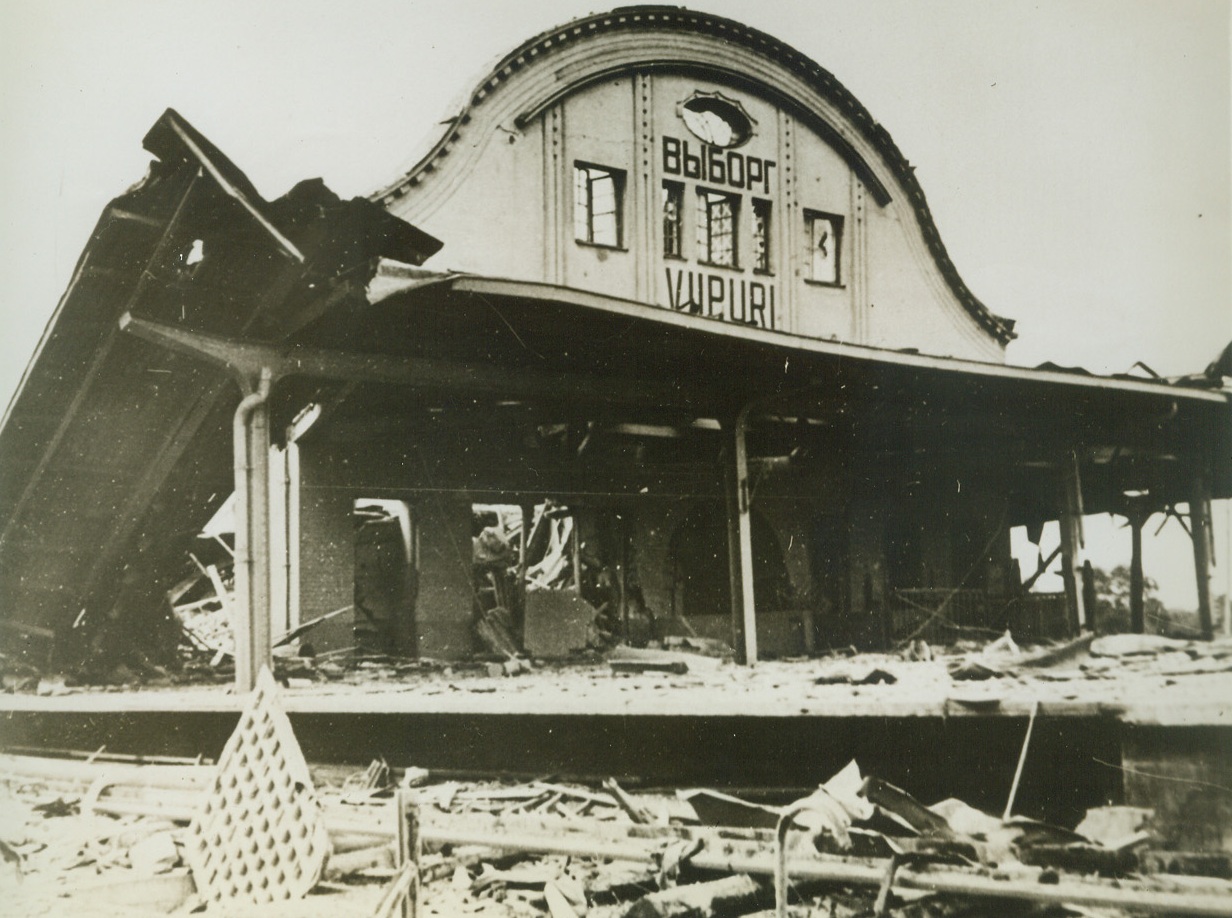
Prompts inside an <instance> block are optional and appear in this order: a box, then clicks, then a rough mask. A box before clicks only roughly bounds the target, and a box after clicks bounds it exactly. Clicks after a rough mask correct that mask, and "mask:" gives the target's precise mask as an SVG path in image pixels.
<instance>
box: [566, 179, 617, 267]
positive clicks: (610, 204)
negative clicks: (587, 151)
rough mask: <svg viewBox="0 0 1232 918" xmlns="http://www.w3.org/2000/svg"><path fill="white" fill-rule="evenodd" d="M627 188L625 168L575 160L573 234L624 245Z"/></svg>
mask: <svg viewBox="0 0 1232 918" xmlns="http://www.w3.org/2000/svg"><path fill="white" fill-rule="evenodd" d="M624 192H625V174H624V173H623V172H621V171H619V170H617V169H608V168H606V167H604V166H591V165H587V164H586V163H575V164H574V167H573V234H574V236H575V238H576V239H577V240H578V242H589V243H591V244H592V245H604V246H610V247H612V248H619V247H620V245H621V244H622V238H621V237H622V232H623V229H624V227H623V219H622V213H621V211H622V210H623V207H624Z"/></svg>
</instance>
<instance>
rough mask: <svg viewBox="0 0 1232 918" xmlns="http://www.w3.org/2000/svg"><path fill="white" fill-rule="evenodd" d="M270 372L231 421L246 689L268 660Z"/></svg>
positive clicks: (240, 656)
mask: <svg viewBox="0 0 1232 918" xmlns="http://www.w3.org/2000/svg"><path fill="white" fill-rule="evenodd" d="M272 383H273V373H272V372H271V370H270V368H269V367H262V368H261V374H260V377H259V380H258V383H257V387H256V389H255V390H253V391H252V392H250V393H249V394H248V395H246V396H244V398H243V399H242V400H241V401H240V403H239V406H238V407H237V408H236V409H235V417H234V420H233V421H232V426H231V437H232V445H233V450H234V457H233V462H234V467H235V593H234V598H235V601H234V602H233V603H232V607H231V612H232V619H231V628H232V633H233V634H234V636H235V689H236V692H237V693H240V694H246V693H248V692H250V691H252V689H253V687H254V686H255V685H256V681H257V675H258V674H259V673H260V671H261V668H262V667H263V666H267V665H269V662H270V621H269V616H270V591H269V586H270V585H269V537H268V536H269V533H268V530H269V415H268V400H269V394H270V387H271V385H272Z"/></svg>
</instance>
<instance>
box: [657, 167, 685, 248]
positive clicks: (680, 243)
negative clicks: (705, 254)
mask: <svg viewBox="0 0 1232 918" xmlns="http://www.w3.org/2000/svg"><path fill="white" fill-rule="evenodd" d="M669 200H674V201H675V204H676V216H675V221H674V222H675V226H674V228H673V231H672V233H671V234H670V236H674V237H675V241H676V246H675V251H671V250H670V249H669V247H668V243H669V241H670V236H669V233H668V214H667V204H668V201H669ZM684 202H685V195H684V182H674V181H671V180H669V179H664V180H663V187H662V191H661V192H660V196H659V215H660V217H661V218H662V220H663V229H662V232H663V246H662V250H663V257H664V258H671V259H673V260H677V261H684V257H685V256H684Z"/></svg>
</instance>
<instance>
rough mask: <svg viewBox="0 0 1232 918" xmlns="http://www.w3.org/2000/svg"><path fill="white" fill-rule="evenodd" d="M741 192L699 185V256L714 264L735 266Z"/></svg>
mask: <svg viewBox="0 0 1232 918" xmlns="http://www.w3.org/2000/svg"><path fill="white" fill-rule="evenodd" d="M739 216H740V196H739V195H734V194H724V193H723V192H721V191H708V190H707V189H705V188H699V189H697V257H698V260H699V261H703V262H705V263H707V264H711V265H720V266H722V267H727V268H734V267H736V266H737V264H738V263H739V262H738V260H737V254H738V253H737V251H736V226H737V225H738V224H737V221H738V219H739Z"/></svg>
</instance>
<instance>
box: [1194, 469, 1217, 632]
mask: <svg viewBox="0 0 1232 918" xmlns="http://www.w3.org/2000/svg"><path fill="white" fill-rule="evenodd" d="M1210 514H1211V495H1210V491H1209V490H1208V489H1207V486H1206V478H1205V477H1204V476H1203V475H1202V473H1201V471H1198V472H1195V473H1194V477H1193V483H1192V485H1191V487H1190V491H1189V532H1190V536H1191V537H1192V538H1193V556H1194V575H1195V580H1196V581H1197V586H1198V627H1199V628H1201V630H1202V640H1204V641H1209V640H1211V638H1213V637H1214V636H1215V628H1214V625H1213V623H1212V617H1211V556H1212V555H1213V554H1214V552H1213V551H1212V545H1211V539H1212V537H1213V534H1212V530H1211V518H1210Z"/></svg>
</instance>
